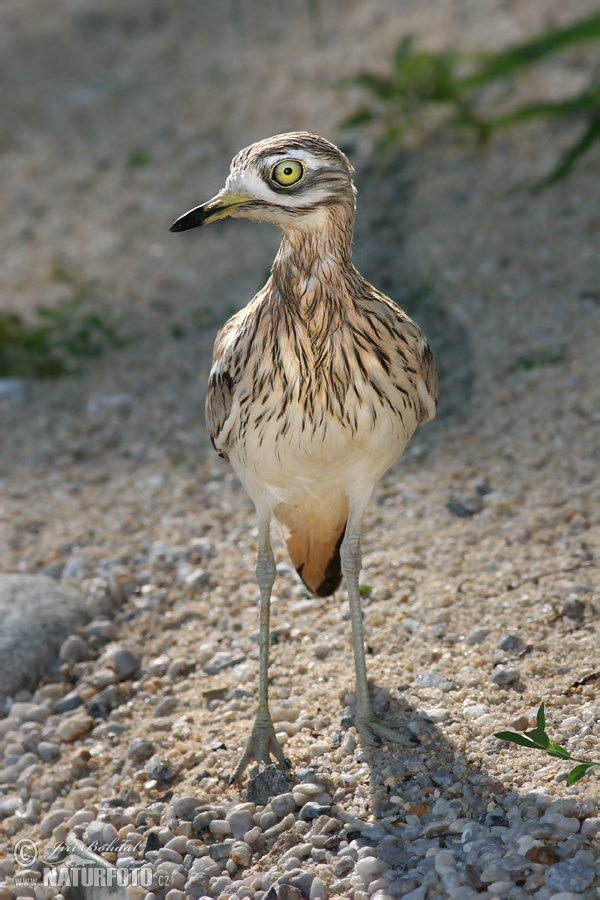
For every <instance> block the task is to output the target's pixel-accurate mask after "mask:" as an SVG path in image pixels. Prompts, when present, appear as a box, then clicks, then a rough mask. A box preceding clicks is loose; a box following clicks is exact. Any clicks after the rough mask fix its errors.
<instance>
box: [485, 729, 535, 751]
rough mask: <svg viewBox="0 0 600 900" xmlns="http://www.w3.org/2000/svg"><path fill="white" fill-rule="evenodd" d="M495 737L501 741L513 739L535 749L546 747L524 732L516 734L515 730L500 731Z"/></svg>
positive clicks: (516, 742)
mask: <svg viewBox="0 0 600 900" xmlns="http://www.w3.org/2000/svg"><path fill="white" fill-rule="evenodd" d="M494 737H497V738H498V739H499V740H501V741H511V742H512V743H513V744H519V745H520V746H521V747H530V748H533V749H534V750H545V749H546V748H545V747H544V746H543V745H542V744H538V743H537V742H536V741H532V740H530V739H529V738H528V737H525V735H523V734H516V733H515V732H514V731H498V732H496V734H495V735H494Z"/></svg>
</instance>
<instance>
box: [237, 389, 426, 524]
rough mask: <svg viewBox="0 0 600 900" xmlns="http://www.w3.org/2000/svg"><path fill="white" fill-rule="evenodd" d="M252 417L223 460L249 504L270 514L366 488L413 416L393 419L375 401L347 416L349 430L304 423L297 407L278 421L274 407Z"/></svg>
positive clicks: (322, 419) (326, 417)
mask: <svg viewBox="0 0 600 900" xmlns="http://www.w3.org/2000/svg"><path fill="white" fill-rule="evenodd" d="M258 412H259V415H260V418H259V417H257V416H256V415H251V416H250V418H249V420H248V423H247V427H246V428H244V429H242V431H241V433H240V436H239V437H238V438H237V440H235V441H234V443H233V446H231V447H230V450H229V459H230V462H231V464H232V466H233V468H234V470H235V471H236V473H237V475H238V477H239V478H240V480H241V482H242V483H243V485H244V487H245V488H246V491H247V492H248V494H249V496H250V497H251V499H252V500H253V501H254V503H255V504H256V505H257V506H258V507H260V508H268V509H270V510H274V509H275V508H276V507H277V506H278V505H279V504H281V503H285V504H289V503H290V502H292V501H293V500H294V498H300V497H302V496H306V495H308V497H312V498H314V499H315V500H317V501H319V500H320V501H324V502H326V500H327V498H328V497H331V496H332V495H334V494H337V495H338V496H339V495H344V496H346V497H351V496H352V495H354V494H362V493H364V491H365V490H367V489H369V488H371V489H372V487H373V486H374V485H375V484H376V483H377V481H379V479H380V478H381V476H382V475H383V474H384V472H386V471H387V469H389V467H390V466H391V465H392V463H394V462H395V460H396V459H397V458H398V457H399V456H400V454H401V453H402V451H403V450H404V448H405V446H406V444H407V442H408V440H409V439H410V437H411V435H412V433H413V432H414V430H415V428H416V426H417V418H416V415H415V413H414V412H413V410H410V409H409V410H406V411H405V413H404V415H403V416H402V417H400V416H399V415H397V414H396V413H394V412H393V411H392V410H391V409H390V408H389V407H387V406H383V405H382V404H381V403H380V402H379V401H378V399H377V398H376V397H375V398H374V400H373V401H372V402H369V403H366V404H361V405H359V406H357V407H356V409H355V410H353V411H352V415H351V417H350V418H351V426H349V425H348V424H344V423H343V422H342V421H340V419H339V418H337V417H336V416H333V415H331V414H326V413H324V412H323V411H321V410H319V411H317V415H316V416H314V417H313V420H312V421H308V420H307V419H306V417H305V418H304V421H303V415H302V408H301V407H300V406H299V405H297V404H290V406H289V407H288V409H287V411H286V414H285V416H279V418H278V413H279V410H278V409H277V408H276V407H275V405H273V407H272V408H269V406H268V405H267V406H266V407H265V406H263V407H261V408H260V410H259V411H258ZM231 418H232V419H234V418H236V417H235V414H234V410H232V416H231ZM233 430H234V431H235V430H237V429H235V427H234V429H233Z"/></svg>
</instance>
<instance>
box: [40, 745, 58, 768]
mask: <svg viewBox="0 0 600 900" xmlns="http://www.w3.org/2000/svg"><path fill="white" fill-rule="evenodd" d="M37 755H38V756H39V758H40V759H41V760H42V762H46V763H50V762H56V760H57V759H58V758H59V756H60V747H59V746H58V744H53V743H51V742H50V741H40V742H39V744H38V745H37Z"/></svg>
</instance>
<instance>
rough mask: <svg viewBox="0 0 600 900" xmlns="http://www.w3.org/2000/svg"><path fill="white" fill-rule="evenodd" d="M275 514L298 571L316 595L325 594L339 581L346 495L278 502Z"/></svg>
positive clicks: (345, 519)
mask: <svg viewBox="0 0 600 900" xmlns="http://www.w3.org/2000/svg"><path fill="white" fill-rule="evenodd" d="M275 515H276V516H277V520H278V522H279V526H280V528H281V533H282V535H283V539H284V541H285V543H286V545H287V549H288V553H289V554H290V558H291V560H292V563H293V564H294V568H295V569H296V571H297V572H298V575H299V576H300V578H301V579H302V581H303V582H304V584H305V585H306V587H307V588H308V589H309V591H310V592H311V593H313V594H315V595H316V596H317V597H329V596H330V595H331V594H333V592H334V591H335V590H336V589H337V588H338V587H339V586H340V584H341V582H342V566H341V562H340V547H341V544H342V541H343V539H344V532H345V530H346V522H347V520H348V499H347V497H342V496H339V495H337V496H336V497H327V498H326V500H324V499H322V498H320V499H318V500H317V498H312V497H311V498H308V499H305V498H303V500H302V502H301V503H289V504H288V503H286V504H283V503H282V504H280V505H279V506H278V507H277V509H276V510H275Z"/></svg>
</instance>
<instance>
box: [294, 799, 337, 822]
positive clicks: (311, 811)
mask: <svg viewBox="0 0 600 900" xmlns="http://www.w3.org/2000/svg"><path fill="white" fill-rule="evenodd" d="M331 815H332V811H331V807H330V806H318V805H317V804H316V803H312V802H309V803H305V804H304V806H303V807H302V809H301V810H300V813H299V818H300V819H301V820H302V821H304V822H310V821H312V819H318V818H319V816H331Z"/></svg>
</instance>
